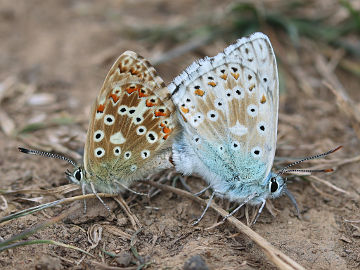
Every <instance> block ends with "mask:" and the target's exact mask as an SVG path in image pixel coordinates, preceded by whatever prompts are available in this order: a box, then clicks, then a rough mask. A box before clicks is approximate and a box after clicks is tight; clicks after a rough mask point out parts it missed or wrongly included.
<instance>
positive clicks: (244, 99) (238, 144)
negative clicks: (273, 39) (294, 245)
mask: <svg viewBox="0 0 360 270" xmlns="http://www.w3.org/2000/svg"><path fill="white" fill-rule="evenodd" d="M278 103H279V81H278V73H277V65H276V59H275V55H274V52H273V49H272V47H271V44H270V41H269V39H268V37H267V36H266V35H264V34H262V33H255V34H253V35H251V36H250V37H245V38H241V39H239V40H238V41H237V42H236V43H235V44H233V45H230V46H229V47H227V48H226V49H225V50H224V52H222V53H219V54H218V55H217V56H215V57H212V58H209V57H206V58H204V59H202V60H199V61H196V62H195V63H193V64H192V65H190V66H189V67H188V68H187V69H186V70H185V71H184V72H183V73H181V74H180V75H179V76H178V77H176V78H175V79H174V80H173V82H172V83H171V84H170V85H169V86H168V87H166V86H165V84H164V82H163V80H162V79H161V78H160V77H159V76H158V75H157V74H156V71H155V69H154V68H153V67H152V66H151V65H150V63H149V62H148V61H146V60H145V59H144V58H142V57H140V56H138V55H137V54H136V53H134V52H130V51H127V52H125V53H123V54H122V55H121V56H120V57H119V58H118V59H117V60H116V62H115V63H114V65H113V66H112V68H111V69H110V71H109V73H108V75H107V76H106V79H105V82H104V84H103V87H102V89H101V91H100V94H99V95H98V97H97V99H96V101H95V104H94V105H93V107H92V112H91V118H90V124H89V129H88V132H87V139H86V143H85V151H84V163H83V165H81V166H78V165H76V164H75V163H74V162H73V161H71V160H69V159H67V158H64V157H62V156H59V155H56V154H51V153H45V152H41V151H36V150H27V149H24V148H19V149H20V151H21V152H24V153H28V154H37V155H44V156H49V157H54V158H60V159H65V160H67V161H69V162H70V163H72V164H73V165H74V166H75V170H74V172H73V173H70V172H67V176H68V178H69V179H70V180H71V181H72V182H74V183H78V184H80V185H81V186H82V189H83V192H84V193H85V191H86V189H87V191H90V192H93V193H95V194H97V192H106V193H119V192H121V191H122V190H124V189H129V186H130V184H131V183H132V182H133V181H134V180H139V179H142V178H143V177H144V176H146V175H149V174H153V173H156V172H158V171H160V170H162V169H165V168H170V167H172V166H173V165H172V163H171V162H170V160H171V159H172V161H173V163H174V164H175V167H176V169H177V170H178V171H179V172H181V173H183V174H187V175H190V174H198V175H200V176H201V177H203V178H204V179H205V180H206V181H207V182H208V184H209V187H211V188H212V189H213V193H212V196H211V199H212V198H213V197H214V195H219V196H223V197H226V198H228V199H230V200H232V201H237V202H239V203H241V204H240V206H239V207H238V208H240V207H241V206H242V205H243V204H245V203H250V204H255V205H256V204H260V203H261V204H262V205H261V209H262V207H263V206H264V205H265V201H266V199H267V198H274V197H278V196H280V195H281V194H282V193H283V192H284V191H285V192H287V191H286V188H285V182H284V180H283V179H282V178H281V176H280V173H279V174H275V173H273V172H271V168H272V165H273V160H274V156H275V150H276V137H277V122H278V106H279V105H278ZM290 198H292V197H291V196H290ZM211 199H210V200H209V204H210V202H211ZM100 200H101V199H100ZM209 204H208V205H209ZM238 208H237V209H238ZM260 212H261V210H260Z"/></svg>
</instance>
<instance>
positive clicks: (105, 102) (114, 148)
mask: <svg viewBox="0 0 360 270" xmlns="http://www.w3.org/2000/svg"><path fill="white" fill-rule="evenodd" d="M174 110H175V106H174V104H173V103H172V101H171V99H170V95H169V93H168V90H167V88H166V86H165V84H164V82H163V80H162V79H161V78H160V77H159V76H158V75H157V74H156V71H155V69H154V68H153V67H152V66H151V65H150V63H149V62H148V61H146V60H145V59H144V58H142V57H141V56H139V55H137V54H136V53H134V52H131V51H126V52H124V53H123V54H122V55H121V56H120V57H119V58H118V59H117V60H116V61H115V63H114V64H113V66H112V67H111V69H110V71H109V73H108V74H107V76H106V78H105V81H104V84H103V86H102V89H101V91H100V93H99V95H98V97H97V98H96V101H95V103H94V105H93V107H92V110H91V114H90V122H89V128H88V132H87V139H86V143H85V149H84V159H83V165H81V166H76V168H75V170H74V172H73V173H70V172H68V173H67V176H68V178H69V179H70V180H71V181H72V182H74V183H78V184H80V185H81V186H82V188H83V192H85V189H88V191H92V192H94V193H95V194H96V192H105V193H119V192H121V191H122V190H124V189H127V188H128V186H129V185H130V184H131V183H132V182H133V181H134V180H138V179H141V178H142V177H144V176H146V175H148V174H151V173H156V172H158V171H159V170H161V169H165V168H169V167H171V166H172V164H171V163H170V162H169V156H170V155H171V144H172V142H171V141H172V138H173V134H174V131H175V130H176V118H175V116H174V113H173V112H174ZM20 151H22V152H25V153H29V154H37V155H44V156H49V157H55V158H60V159H65V160H67V161H69V162H71V163H72V164H73V165H75V163H74V162H72V161H71V160H68V159H66V158H64V157H62V156H59V155H56V154H51V153H45V152H41V151H36V150H27V149H23V148H21V149H20Z"/></svg>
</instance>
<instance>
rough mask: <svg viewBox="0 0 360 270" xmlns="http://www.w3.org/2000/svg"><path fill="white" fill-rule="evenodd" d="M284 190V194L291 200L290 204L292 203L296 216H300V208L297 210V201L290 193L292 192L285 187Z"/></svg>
mask: <svg viewBox="0 0 360 270" xmlns="http://www.w3.org/2000/svg"><path fill="white" fill-rule="evenodd" d="M284 191H285V195H286V196H288V198H289V199H290V201H291V202H292V204H293V205H294V207H295V209H296V214H297V216H298V218H301V216H300V210H299V207H298V205H297V202H296V200H295V197H294V195H292V193H291V192H290V191H289V190H288V189H287V188H286V187H285V189H284Z"/></svg>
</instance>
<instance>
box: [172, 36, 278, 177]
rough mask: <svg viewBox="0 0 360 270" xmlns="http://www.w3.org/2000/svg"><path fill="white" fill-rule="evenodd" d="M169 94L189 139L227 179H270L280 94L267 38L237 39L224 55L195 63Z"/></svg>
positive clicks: (201, 157) (177, 80) (176, 79)
mask: <svg viewBox="0 0 360 270" xmlns="http://www.w3.org/2000/svg"><path fill="white" fill-rule="evenodd" d="M169 90H170V92H171V93H172V95H173V100H174V102H175V104H176V105H177V107H178V109H179V112H180V113H181V116H182V118H183V120H184V121H182V125H183V126H184V129H185V132H184V136H185V137H186V141H187V142H188V143H189V144H191V145H192V147H193V148H194V149H196V152H197V153H198V156H199V157H200V159H202V161H203V162H204V163H205V165H207V166H208V167H210V168H211V167H214V166H215V167H216V168H217V170H218V172H217V173H218V174H220V175H223V176H224V177H225V178H228V177H229V178H231V177H234V174H239V173H240V174H243V175H244V177H255V178H258V179H264V177H266V175H267V174H268V173H269V171H270V169H271V167H272V163H273V159H274V155H275V148H276V133H277V111H278V95H279V93H278V78H277V67H276V60H275V56H274V53H273V50H272V47H271V45H270V42H269V40H268V38H267V37H266V36H265V35H263V34H261V33H256V34H254V35H252V36H250V37H248V38H242V39H239V40H238V42H237V43H235V44H233V45H231V46H229V47H228V48H226V49H225V50H224V53H220V54H218V55H217V56H215V57H213V58H205V59H203V60H200V61H198V62H195V63H194V64H193V65H191V66H190V67H189V68H188V69H187V70H186V71H185V72H184V73H183V74H181V75H180V76H178V77H177V78H175V80H174V81H173V83H172V84H171V85H169ZM248 157H252V158H253V159H254V160H259V162H261V163H262V164H264V165H261V166H260V165H259V164H260V163H259V164H255V163H254V162H252V159H251V158H250V159H249V158H248ZM251 166H254V169H252V168H251ZM249 174H251V176H250V175H249Z"/></svg>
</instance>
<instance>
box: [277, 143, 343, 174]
mask: <svg viewBox="0 0 360 270" xmlns="http://www.w3.org/2000/svg"><path fill="white" fill-rule="evenodd" d="M341 148H342V146H341V145H340V146H338V147H336V148H334V149H332V150H330V151H327V152H325V153H322V154H318V155H315V156H311V157H306V158H303V159H301V160H298V161H295V162H293V163H291V164H289V165H287V166H285V167H284V168H282V169H281V170H279V171H278V172H277V173H276V176H278V175H282V174H284V173H288V172H310V173H311V172H332V171H333V170H332V169H325V170H306V169H304V170H303V169H294V170H287V169H288V168H290V167H292V166H294V165H297V164H300V163H302V162H304V161H307V160H311V159H317V158H322V157H325V156H327V155H330V154H332V153H334V152H336V151H337V150H339V149H341Z"/></svg>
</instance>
